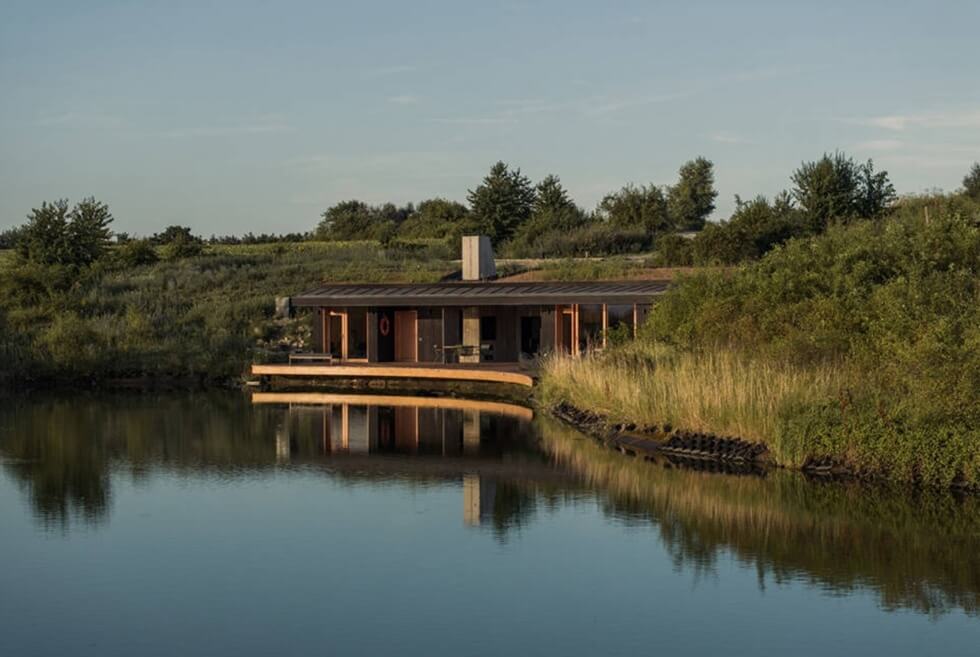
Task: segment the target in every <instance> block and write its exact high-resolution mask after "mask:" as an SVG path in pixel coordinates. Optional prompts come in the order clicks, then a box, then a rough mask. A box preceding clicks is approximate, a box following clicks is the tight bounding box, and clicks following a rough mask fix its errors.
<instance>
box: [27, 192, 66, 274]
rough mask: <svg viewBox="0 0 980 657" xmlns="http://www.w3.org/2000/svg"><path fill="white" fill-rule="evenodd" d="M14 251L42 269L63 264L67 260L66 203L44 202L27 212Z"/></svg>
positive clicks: (63, 201) (61, 201)
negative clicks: (24, 223) (42, 265)
mask: <svg viewBox="0 0 980 657" xmlns="http://www.w3.org/2000/svg"><path fill="white" fill-rule="evenodd" d="M17 251H18V252H19V253H20V255H21V256H23V257H24V258H26V259H27V260H30V261H32V262H37V263H39V264H44V265H56V264H66V263H67V262H68V261H69V260H70V258H71V248H70V247H69V245H68V199H59V200H57V201H53V202H51V203H48V202H47V201H45V202H43V203H41V207H40V208H34V209H32V210H31V213H30V214H29V215H27V224H26V225H25V226H24V232H23V234H22V235H21V238H20V240H18V242H17Z"/></svg>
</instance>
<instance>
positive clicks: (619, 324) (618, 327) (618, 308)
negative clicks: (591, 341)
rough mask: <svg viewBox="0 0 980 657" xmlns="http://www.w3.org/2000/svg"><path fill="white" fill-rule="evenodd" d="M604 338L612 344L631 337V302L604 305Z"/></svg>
mask: <svg viewBox="0 0 980 657" xmlns="http://www.w3.org/2000/svg"><path fill="white" fill-rule="evenodd" d="M606 315H607V319H606V339H607V340H610V341H612V342H613V343H614V344H615V343H619V342H622V341H623V340H627V339H629V338H632V337H633V304H621V305H611V306H606Z"/></svg>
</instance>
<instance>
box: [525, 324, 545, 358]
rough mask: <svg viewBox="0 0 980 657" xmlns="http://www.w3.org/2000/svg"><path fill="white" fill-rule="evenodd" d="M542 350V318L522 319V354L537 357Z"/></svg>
mask: <svg viewBox="0 0 980 657" xmlns="http://www.w3.org/2000/svg"><path fill="white" fill-rule="evenodd" d="M540 349H541V318H540V317H521V353H522V354H527V355H528V356H537V355H538V351H540Z"/></svg>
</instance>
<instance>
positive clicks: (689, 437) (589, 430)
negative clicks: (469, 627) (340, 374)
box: [0, 376, 980, 495]
mask: <svg viewBox="0 0 980 657" xmlns="http://www.w3.org/2000/svg"><path fill="white" fill-rule="evenodd" d="M303 383H305V384H306V385H302V384H300V385H285V386H272V387H273V388H275V389H277V390H280V391H286V392H296V391H300V390H305V391H310V390H314V391H324V392H329V391H348V392H349V391H353V392H354V393H355V394H359V393H375V394H382V395H384V394H399V393H402V394H404V393H409V394H415V395H418V396H420V397H465V398H472V399H492V400H501V401H506V402H509V403H513V404H518V405H522V406H525V407H528V408H532V409H534V410H535V411H536V412H540V413H545V414H547V415H548V416H550V417H552V418H554V419H556V420H558V421H560V422H562V423H564V424H566V425H568V426H571V427H573V428H575V429H576V430H578V431H579V432H581V433H582V434H583V435H586V436H588V437H590V438H592V439H593V440H596V441H598V442H599V443H601V444H603V445H604V446H606V447H608V448H610V449H613V450H615V451H617V452H619V453H620V454H622V455H623V456H628V457H632V458H640V459H645V460H654V459H655V458H656V457H659V458H662V459H667V460H668V461H669V462H672V463H676V464H677V465H684V466H686V467H696V468H699V469H707V470H711V471H713V472H718V473H719V474H736V475H737V474H764V473H765V472H766V471H768V470H771V469H782V470H787V471H792V472H799V473H801V474H803V475H805V476H807V477H808V478H811V479H813V480H817V481H852V482H862V483H868V484H888V485H898V486H901V487H903V488H906V489H908V490H917V489H918V490H948V491H951V492H955V493H965V494H971V495H980V485H971V484H969V483H957V482H953V483H951V484H950V485H949V486H945V487H944V486H929V485H925V484H922V483H921V482H918V483H902V482H898V481H896V480H894V479H891V478H889V477H888V476H886V475H884V474H882V473H878V472H873V471H869V470H863V471H862V470H860V469H857V468H853V467H850V466H848V465H847V463H846V462H845V461H844V460H843V459H835V458H833V457H824V458H820V459H808V460H807V461H806V462H805V463H804V464H803V465H802V466H794V465H788V464H785V463H780V462H778V461H777V460H776V459H775V458H774V456H773V455H772V453H771V451H770V449H769V447H768V446H767V445H766V444H765V443H764V442H757V441H748V440H744V439H742V438H739V437H736V436H723V435H717V434H714V433H712V432H703V431H689V430H685V429H681V428H677V427H672V426H670V425H663V426H649V425H643V424H638V423H635V422H615V421H613V420H612V419H611V418H610V417H609V416H605V415H601V414H599V413H595V412H592V411H587V410H583V409H581V408H578V407H576V406H575V405H574V404H572V403H571V402H569V401H567V400H564V399H563V400H560V401H558V402H557V403H551V404H548V403H544V402H542V401H541V400H540V398H539V397H537V396H536V395H535V393H536V392H538V391H539V390H540V384H538V383H536V384H535V385H534V386H533V387H532V388H530V389H529V390H527V391H524V394H515V393H514V392H513V391H512V390H510V388H512V386H510V385H507V384H492V385H485V386H475V385H460V384H454V383H449V385H441V386H438V387H437V389H433V388H432V387H431V385H428V386H426V385H425V384H426V383H431V382H424V381H423V382H411V381H394V380H393V381H387V380H346V381H345V380H338V381H335V382H333V383H332V384H329V385H328V384H321V385H310V384H309V382H303ZM442 383H446V382H442ZM255 384H256V382H255V381H254V380H252V379H250V378H248V377H229V378H223V379H209V378H207V377H202V376H141V377H126V378H120V377H115V378H107V379H86V378H76V379H63V380H48V381H34V382H31V383H28V384H21V385H20V386H17V387H15V386H13V385H10V384H9V383H8V382H4V383H3V384H0V398H3V397H11V396H17V395H21V394H31V393H36V392H38V391H44V392H50V393H53V394H59V393H62V394H63V393H69V392H87V393H91V392H129V393H136V394H141V393H159V392H195V391H196V392H204V391H208V390H226V391H231V390H239V391H241V392H248V391H250V390H265V389H269V388H270V386H256V385H255Z"/></svg>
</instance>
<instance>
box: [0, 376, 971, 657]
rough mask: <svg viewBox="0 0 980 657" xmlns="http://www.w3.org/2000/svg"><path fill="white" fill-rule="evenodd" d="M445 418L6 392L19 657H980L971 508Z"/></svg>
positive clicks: (510, 423)
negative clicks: (683, 462)
mask: <svg viewBox="0 0 980 657" xmlns="http://www.w3.org/2000/svg"><path fill="white" fill-rule="evenodd" d="M366 402H370V403H366ZM425 403H426V404H431V403H433V402H431V401H429V402H425ZM435 403H437V404H450V405H451V407H436V408H433V407H430V406H427V405H423V406H415V405H413V400H411V399H405V398H395V399H388V400H386V399H381V400H379V399H376V398H373V399H367V398H358V397H306V398H300V399H294V400H293V403H262V404H253V403H252V402H251V401H250V400H249V398H248V397H246V396H243V395H242V394H239V393H222V394H194V395H124V394H114V395H81V396H61V397H34V398H30V399H27V398H15V399H10V398H7V399H0V655H4V656H11V657H13V656H20V655H58V656H61V655H126V656H127V657H129V656H134V655H139V656H142V657H145V656H147V655H191V654H201V655H205V654H206V655H236V656H240V655H327V654H329V655H505V654H511V655H563V656H567V655H633V654H652V653H660V654H669V655H707V654H723V655H738V654H746V655H749V654H750V655H795V656H799V655H821V656H822V657H825V656H826V655H828V654H839V655H868V654H887V655H930V654H931V655H977V654H980V618H978V611H980V501H978V500H977V499H976V498H965V499H963V498H957V497H954V496H952V495H914V494H908V493H900V492H894V491H892V492H888V491H884V490H879V489H868V488H862V487H858V486H854V485H842V484H828V483H812V482H808V481H806V480H805V479H803V478H802V477H799V476H795V475H791V474H788V473H783V472H770V473H768V474H767V475H765V476H759V475H758V474H751V473H741V474H712V473H707V472H699V471H695V470H692V469H689V468H686V467H680V465H679V464H670V463H647V462H637V461H635V460H632V459H630V458H628V457H624V456H622V455H619V454H616V453H613V452H610V451H608V450H604V449H602V448H601V447H599V446H598V445H597V444H595V443H594V442H592V441H590V440H589V439H587V438H584V437H583V436H581V435H580V434H577V433H576V432H574V431H572V430H570V429H568V428H567V427H564V426H563V425H560V424H558V423H556V422H554V421H551V420H548V419H547V418H534V419H533V420H532V419H530V417H529V415H530V414H529V412H527V411H522V410H520V409H513V408H511V409H506V408H499V407H496V406H481V405H479V404H477V405H470V404H466V403H462V404H460V405H458V406H456V405H455V404H456V402H435Z"/></svg>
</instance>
